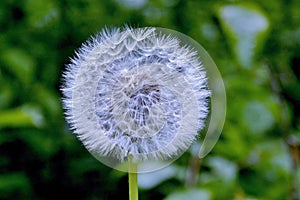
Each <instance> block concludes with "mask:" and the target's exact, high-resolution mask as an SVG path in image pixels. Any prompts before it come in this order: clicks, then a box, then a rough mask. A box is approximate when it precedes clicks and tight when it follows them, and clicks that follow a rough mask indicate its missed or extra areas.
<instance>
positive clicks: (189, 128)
mask: <svg viewBox="0 0 300 200" xmlns="http://www.w3.org/2000/svg"><path fill="white" fill-rule="evenodd" d="M63 78H64V85H63V87H62V92H63V95H64V98H63V104H64V108H65V110H66V112H65V114H66V119H67V121H68V122H69V124H70V125H71V128H72V129H73V130H74V133H75V134H76V135H77V137H78V138H79V140H81V141H82V143H83V144H84V146H85V147H86V148H87V149H88V150H89V151H90V152H91V153H92V154H93V155H95V156H96V157H97V158H99V160H100V161H103V162H104V163H105V164H107V165H113V166H115V165H116V164H115V163H116V162H117V163H118V164H120V163H123V162H124V161H127V160H128V158H129V157H130V158H131V159H132V161H133V162H136V163H143V162H147V161H164V160H165V161H168V160H172V159H174V158H176V157H178V156H180V155H181V154H182V153H183V152H184V151H186V150H187V149H188V148H189V146H190V145H191V143H192V142H193V141H194V140H195V139H196V137H197V134H198V131H199V130H202V129H203V128H204V126H205V123H206V118H207V115H208V113H209V106H208V102H209V98H210V90H209V88H208V84H207V77H206V72H205V68H204V67H203V65H202V63H201V62H200V58H199V56H198V53H197V51H196V50H195V49H193V48H192V47H191V46H189V45H185V44H182V42H181V41H180V40H179V38H177V37H175V36H173V35H171V34H166V33H164V32H163V31H162V30H161V29H157V28H136V29H133V28H130V27H125V28H124V29H118V28H114V29H107V28H106V29H104V30H103V31H101V32H100V33H99V34H97V35H96V36H94V37H92V38H91V39H90V40H89V41H87V42H86V43H84V44H83V45H82V47H81V48H80V49H79V50H78V51H77V52H76V56H75V57H74V58H73V59H72V60H71V64H69V65H68V66H67V69H66V71H65V72H64V74H63ZM102 158H105V159H102ZM110 163H114V164H110Z"/></svg>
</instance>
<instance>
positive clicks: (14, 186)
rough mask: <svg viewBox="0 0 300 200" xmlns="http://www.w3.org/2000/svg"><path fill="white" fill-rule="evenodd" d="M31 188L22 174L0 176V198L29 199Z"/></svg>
mask: <svg viewBox="0 0 300 200" xmlns="http://www.w3.org/2000/svg"><path fill="white" fill-rule="evenodd" d="M30 193H31V186H30V182H29V180H28V178H27V177H26V176H25V174H23V173H18V172H17V173H11V174H3V175H0V198H1V199H2V198H3V199H15V198H22V199H23V198H25V197H29V196H30Z"/></svg>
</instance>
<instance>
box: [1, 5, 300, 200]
mask: <svg viewBox="0 0 300 200" xmlns="http://www.w3.org/2000/svg"><path fill="white" fill-rule="evenodd" d="M299 8H300V1H299V0H286V1H284V0H265V1H260V0H251V1H247V2H245V1H239V0H235V1H233V0H232V1H220V0H207V1H204V0H203V1H196V0H190V1H189V0H186V1H185V0H155V1H150V0H137V1H134V0H113V1H106V0H102V1H99V0H98V1H97V0H2V1H1V2H0V199H57V198H68V199H71V198H72V199H127V196H128V183H127V174H126V173H122V172H118V171H115V170H112V169H110V168H108V167H107V166H105V165H103V164H101V163H100V162H98V161H97V160H96V159H95V158H94V157H93V156H91V155H90V154H89V153H88V151H86V150H85V148H84V146H83V145H82V144H81V143H80V142H79V141H78V140H77V139H76V137H75V136H74V135H73V134H72V133H71V131H70V130H69V129H68V125H67V124H66V123H65V120H64V117H63V110H62V106H61V100H60V99H61V93H60V91H59V88H60V85H61V83H62V80H61V74H62V71H63V70H64V68H65V65H66V64H68V63H70V58H69V57H71V56H73V55H74V50H75V49H77V48H79V47H80V46H81V43H82V42H84V41H85V40H86V39H88V38H89V36H90V35H93V34H95V33H96V32H98V31H100V30H101V29H102V28H103V27H105V26H108V27H111V26H122V25H124V24H128V25H132V26H134V27H137V26H140V27H143V26H158V27H164V28H169V29H174V30H177V31H180V32H182V33H184V34H187V35H189V36H190V37H192V38H193V39H195V40H196V41H198V42H199V43H200V44H201V45H202V46H203V47H204V48H205V49H206V50H207V51H208V53H209V54H210V55H211V57H212V58H213V59H214V61H215V63H216V64H217V66H218V68H219V70H220V72H221V74H222V77H223V80H224V83H225V87H226V92H227V116H226V121H225V126H224V129H223V132H222V135H221V137H220V139H219V141H218V143H217V145H216V146H215V148H214V149H213V151H212V152H210V154H209V155H208V156H206V157H205V158H204V159H203V160H202V161H201V162H200V161H199V159H198V158H197V152H196V151H195V150H194V148H191V149H190V150H189V151H187V152H186V153H185V154H184V155H183V156H182V157H181V158H179V159H178V160H177V161H176V162H175V163H173V164H172V165H171V166H170V167H168V168H165V169H163V170H161V171H157V172H156V173H151V174H145V175H142V176H140V177H139V184H140V188H139V191H140V194H139V195H140V198H141V199H145V200H147V199H149V200H150V199H167V200H181V199H189V200H194V199H197V200H198V199H203V200H206V199H236V200H240V199H278V200H283V199H294V200H295V199H299V190H300V189H299V187H300V183H299V182H300V169H299V157H300V156H299V155H300V153H299V151H300V150H299V149H300V147H299V146H300V80H299V79H300V64H299V63H300V9H299ZM194 147H195V149H197V144H196V145H195V146H194Z"/></svg>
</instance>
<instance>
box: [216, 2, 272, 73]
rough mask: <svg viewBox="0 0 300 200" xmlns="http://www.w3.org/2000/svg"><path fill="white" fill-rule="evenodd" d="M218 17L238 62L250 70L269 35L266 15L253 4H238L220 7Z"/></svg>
mask: <svg viewBox="0 0 300 200" xmlns="http://www.w3.org/2000/svg"><path fill="white" fill-rule="evenodd" d="M217 15H218V18H219V20H220V23H221V26H222V29H223V31H224V33H225V37H226V39H227V41H228V43H229V46H230V47H231V48H232V51H233V53H234V55H235V57H236V59H237V61H238V62H239V63H240V65H241V66H243V67H245V68H250V67H251V65H252V64H253V62H254V59H255V57H256V56H257V54H258V53H259V52H260V50H261V48H262V46H263V44H264V43H265V40H266V38H267V36H268V33H269V29H270V22H269V19H268V18H267V16H266V14H264V12H263V11H262V10H261V9H260V8H259V7H257V6H255V5H253V4H237V5H225V6H221V7H219V9H218V10H217Z"/></svg>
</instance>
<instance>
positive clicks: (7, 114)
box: [0, 104, 45, 128]
mask: <svg viewBox="0 0 300 200" xmlns="http://www.w3.org/2000/svg"><path fill="white" fill-rule="evenodd" d="M44 123H45V121H44V117H43V114H42V112H41V110H40V108H39V107H38V106H35V105H30V104H26V105H23V106H21V107H18V108H14V109H10V110H3V111H0V128H1V127H24V126H25V127H28V126H33V127H42V126H43V125H44Z"/></svg>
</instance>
